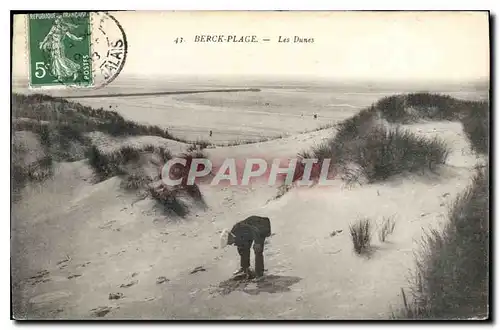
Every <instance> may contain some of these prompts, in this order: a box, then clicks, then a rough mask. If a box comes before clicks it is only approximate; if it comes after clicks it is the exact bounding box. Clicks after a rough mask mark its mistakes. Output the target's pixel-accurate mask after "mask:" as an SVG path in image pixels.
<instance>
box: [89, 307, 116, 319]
mask: <svg viewBox="0 0 500 330" xmlns="http://www.w3.org/2000/svg"><path fill="white" fill-rule="evenodd" d="M112 309H113V308H112V307H109V306H99V307H97V308H93V309H91V310H90V311H91V312H92V316H96V317H103V316H106V315H107V314H108V313H109V312H111V310H112Z"/></svg>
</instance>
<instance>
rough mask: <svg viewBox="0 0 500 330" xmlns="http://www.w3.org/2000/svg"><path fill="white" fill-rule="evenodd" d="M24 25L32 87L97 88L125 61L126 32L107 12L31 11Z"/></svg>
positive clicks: (110, 77) (116, 71)
mask: <svg viewBox="0 0 500 330" xmlns="http://www.w3.org/2000/svg"><path fill="white" fill-rule="evenodd" d="M27 29H28V47H29V63H28V66H29V81H30V87H32V88H40V87H42V88H43V87H47V88H49V87H53V88H57V87H62V88H66V87H75V88H100V87H103V86H105V85H107V84H109V83H110V82H111V81H113V80H114V79H115V78H116V77H117V76H118V74H119V73H120V72H121V70H122V68H123V66H124V64H125V58H126V55H127V38H126V36H125V32H124V30H123V28H122V26H121V25H120V23H119V22H118V21H117V20H116V19H115V18H114V17H113V16H112V15H110V14H109V13H107V12H58V13H32V14H29V15H28V23H27Z"/></svg>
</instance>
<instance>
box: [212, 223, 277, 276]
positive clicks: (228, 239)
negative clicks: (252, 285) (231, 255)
mask: <svg viewBox="0 0 500 330" xmlns="http://www.w3.org/2000/svg"><path fill="white" fill-rule="evenodd" d="M269 236H271V222H270V221H269V218H266V217H259V216H255V215H254V216H251V217H248V218H246V219H245V220H243V221H240V222H238V223H236V224H235V225H234V226H233V228H232V229H231V230H228V229H225V230H223V231H222V234H221V244H222V247H224V246H226V245H236V247H237V248H238V254H239V255H240V269H238V270H237V271H236V272H234V277H239V276H243V275H245V276H246V277H247V278H248V279H250V278H253V277H254V274H253V273H252V272H251V271H250V248H251V247H252V243H253V250H254V253H255V277H257V278H261V277H262V276H263V275H264V253H263V252H264V241H265V239H266V237H269Z"/></svg>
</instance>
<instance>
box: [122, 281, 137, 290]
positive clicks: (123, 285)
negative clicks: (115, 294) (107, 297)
mask: <svg viewBox="0 0 500 330" xmlns="http://www.w3.org/2000/svg"><path fill="white" fill-rule="evenodd" d="M137 283H139V281H137V280H135V281H132V282H129V283H127V284H122V285H120V288H130V287H131V286H132V285H136V284H137Z"/></svg>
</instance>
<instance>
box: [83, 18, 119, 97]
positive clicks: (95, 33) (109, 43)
mask: <svg viewBox="0 0 500 330" xmlns="http://www.w3.org/2000/svg"><path fill="white" fill-rule="evenodd" d="M91 27H92V31H91V36H90V38H91V40H90V44H91V59H92V74H93V79H94V82H93V87H94V88H100V87H103V86H105V85H107V84H109V83H110V82H112V81H113V80H115V79H116V77H117V76H118V75H119V74H120V72H121V70H122V69H123V67H124V65H125V60H126V58H127V37H126V35H125V31H124V30H123V28H122V26H121V25H120V23H119V22H118V21H117V20H116V18H114V17H113V16H112V15H110V14H109V13H106V12H95V13H92V15H91Z"/></svg>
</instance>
